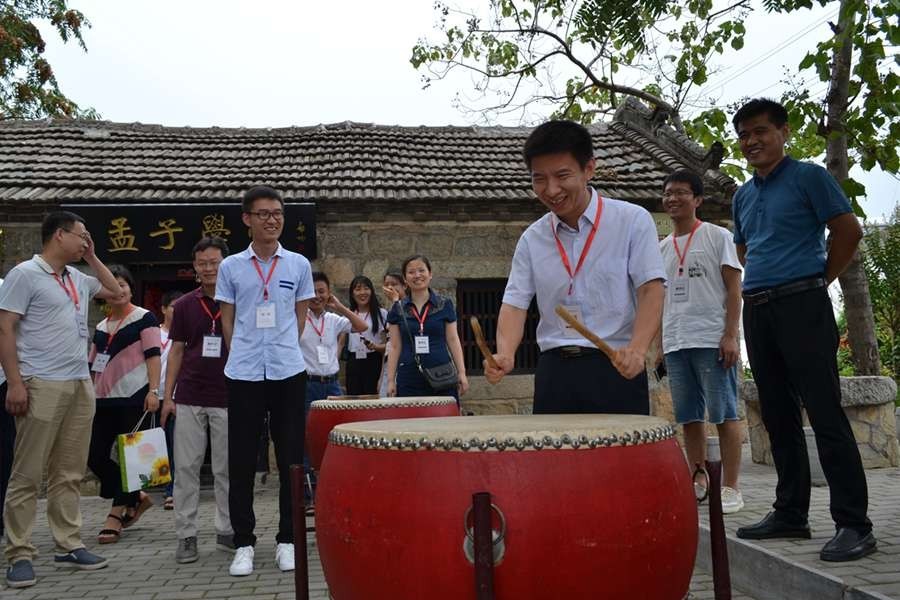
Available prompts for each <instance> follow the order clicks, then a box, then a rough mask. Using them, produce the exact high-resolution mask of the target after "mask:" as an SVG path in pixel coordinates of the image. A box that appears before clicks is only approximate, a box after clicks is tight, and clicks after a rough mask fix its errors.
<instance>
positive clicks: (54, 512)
mask: <svg viewBox="0 0 900 600" xmlns="http://www.w3.org/2000/svg"><path fill="white" fill-rule="evenodd" d="M41 239H42V243H43V247H42V249H41V253H40V254H35V255H34V257H33V258H32V259H31V260H27V261H25V262H23V263H20V264H19V265H16V267H15V268H13V269H12V270H11V271H10V272H9V274H8V275H7V277H6V281H5V282H4V284H3V286H0V363H2V365H3V371H4V373H6V376H7V378H8V390H7V393H6V410H7V411H8V412H9V413H10V414H11V415H13V416H15V418H16V432H17V433H16V442H15V452H14V458H13V467H12V476H11V477H10V480H9V489H8V491H7V496H6V502H5V503H4V525H5V528H6V540H7V543H6V558H7V560H8V561H9V563H10V567H9V569H8V570H7V572H6V583H7V585H8V586H9V587H13V588H21V587H28V586H31V585H34V584H35V583H36V581H37V580H36V578H35V575H34V569H33V567H32V564H31V562H32V560H33V558H34V556H35V555H36V554H37V549H36V548H35V547H34V546H33V545H32V543H31V532H32V528H33V527H34V520H35V513H36V510H37V498H38V492H39V489H40V485H41V481H42V478H43V473H44V470H45V469H46V470H47V477H48V487H47V520H48V522H49V524H50V531H51V533H52V534H53V539H54V541H55V543H56V555H55V557H54V563H55V564H56V565H57V566H59V567H69V568H76V569H84V570H93V569H101V568H103V567H105V566H106V565H107V560H106V559H105V558H101V557H99V556H97V555H95V554H92V553H91V552H88V550H87V549H86V548H85V547H84V544H83V543H82V542H81V510H80V508H79V498H80V495H81V487H80V486H81V480H82V478H83V477H84V471H85V466H86V463H87V455H88V447H89V445H90V438H91V423H92V420H93V418H94V410H95V407H96V405H95V400H94V388H93V385H92V384H91V380H90V373H89V371H88V326H87V319H88V305H89V303H90V300H91V298H93V297H98V298H103V299H113V298H120V297H122V296H123V295H124V291H123V290H122V289H121V287H120V286H119V284H118V282H117V281H116V278H115V277H113V275H112V273H110V271H109V269H107V268H106V266H104V264H103V263H102V262H100V260H99V259H98V258H97V255H96V254H95V253H94V242H93V240H91V236H90V234H89V233H88V231H87V229H86V228H85V226H84V219H82V218H81V217H79V216H78V215H76V214H73V213H70V212H65V211H59V212H54V213H50V214H49V215H47V217H46V218H45V219H44V222H43V223H42V224H41ZM82 258H84V260H85V261H86V262H87V264H88V266H89V267H90V268H91V269H93V271H94V273H96V275H97V277H92V276H90V275H85V274H83V273H82V272H81V271H79V270H78V269H73V268H70V267H68V266H67V265H68V264H69V263H75V262H78V261H80V260H81V259H82Z"/></svg>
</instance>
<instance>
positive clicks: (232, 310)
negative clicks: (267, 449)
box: [204, 186, 315, 577]
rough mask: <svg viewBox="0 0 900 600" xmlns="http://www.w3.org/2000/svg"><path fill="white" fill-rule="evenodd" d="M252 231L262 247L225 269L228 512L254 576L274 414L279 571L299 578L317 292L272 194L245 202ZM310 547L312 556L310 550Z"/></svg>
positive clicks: (260, 192) (239, 555)
mask: <svg viewBox="0 0 900 600" xmlns="http://www.w3.org/2000/svg"><path fill="white" fill-rule="evenodd" d="M242 209H243V212H244V214H243V221H244V224H245V225H247V227H249V228H250V233H251V235H252V237H253V242H252V243H251V244H250V246H249V247H248V248H247V249H246V250H244V251H243V252H241V253H239V254H234V255H232V256H229V257H228V258H226V259H225V260H224V261H223V262H222V264H221V265H220V267H219V276H218V279H217V281H216V298H215V299H216V300H217V301H219V305H220V306H221V310H222V335H223V337H224V342H225V344H227V346H228V350H229V352H228V361H227V362H226V363H225V377H226V384H227V386H228V470H229V475H230V481H229V483H230V487H229V490H228V506H229V512H230V514H231V524H232V527H233V529H234V545H235V548H236V551H235V556H234V560H233V561H232V563H231V567H230V568H229V573H231V575H233V576H238V577H240V576H246V575H250V574H251V573H253V556H254V545H255V544H256V536H255V535H253V529H254V527H255V525H256V519H255V517H254V514H253V483H254V475H255V470H256V450H257V443H258V440H259V437H260V435H261V434H262V432H263V427H264V423H265V417H266V414H267V413H268V415H269V423H270V430H271V435H272V441H273V443H274V444H275V456H276V459H277V461H278V474H279V484H280V487H281V489H280V492H279V503H278V509H279V522H278V534H277V536H276V537H275V541H276V549H275V561H276V562H277V563H278V567H279V568H280V569H281V570H282V571H291V570H293V568H294V530H293V522H292V518H291V482H290V466H291V465H292V464H301V463H302V462H303V443H304V420H303V407H304V401H305V394H306V365H305V364H304V362H303V353H302V352H301V351H300V335H301V334H302V333H303V326H304V324H305V323H306V310H307V306H308V304H309V300H310V298H313V297H314V296H315V292H314V291H313V281H312V269H311V268H310V265H309V261H308V260H306V258H305V257H303V256H301V255H300V254H297V253H295V252H290V251H288V250H285V249H284V248H282V246H281V244H280V243H279V242H278V238H279V237H280V236H281V232H282V230H283V228H284V202H283V201H282V199H281V196H280V195H279V194H278V192H276V191H275V190H274V189H272V188H270V187H267V186H257V187H254V188H251V189H250V190H248V191H247V193H245V194H244V200H243V205H242ZM208 337H209V339H208V340H204V356H207V355H215V354H216V353H217V352H220V351H221V342H222V340H221V339H217V338H215V336H208ZM304 547H305V546H304Z"/></svg>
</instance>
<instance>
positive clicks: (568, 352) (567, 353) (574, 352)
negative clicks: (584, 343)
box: [561, 346, 581, 358]
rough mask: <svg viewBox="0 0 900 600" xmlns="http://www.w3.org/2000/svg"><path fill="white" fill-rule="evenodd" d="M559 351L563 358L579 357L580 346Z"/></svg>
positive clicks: (564, 347)
mask: <svg viewBox="0 0 900 600" xmlns="http://www.w3.org/2000/svg"><path fill="white" fill-rule="evenodd" d="M561 350H562V355H563V357H564V358H574V357H576V356H581V347H580V346H563V347H562V348H561Z"/></svg>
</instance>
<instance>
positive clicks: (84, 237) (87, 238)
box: [60, 228, 91, 242]
mask: <svg viewBox="0 0 900 600" xmlns="http://www.w3.org/2000/svg"><path fill="white" fill-rule="evenodd" d="M60 229H62V228H60ZM62 231H64V232H65V233H70V234H72V235H74V236H76V237H80V238H81V239H82V240H84V241H85V242H90V241H91V234H90V233H88V232H87V231H85V232H84V233H75V232H74V231H71V230H69V229H62Z"/></svg>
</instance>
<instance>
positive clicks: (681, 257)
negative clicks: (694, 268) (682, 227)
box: [672, 219, 702, 275]
mask: <svg viewBox="0 0 900 600" xmlns="http://www.w3.org/2000/svg"><path fill="white" fill-rule="evenodd" d="M701 223H702V221H701V220H700V219H697V222H696V223H694V228H693V229H691V233H690V235H689V236H688V240H687V244H685V245H684V254H682V253H681V251H680V250H679V249H678V238H676V237H675V234H674V233H673V234H672V243H673V244H675V255H676V256H677V257H678V274H679V275H683V274H684V259H685V258H687V253H688V248H690V247H691V240H692V239H694V233H695V232H696V231H697V229H698V228H699V227H700V225H701Z"/></svg>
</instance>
